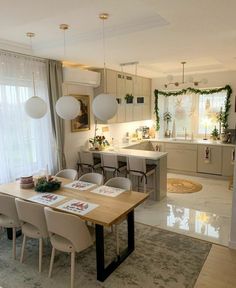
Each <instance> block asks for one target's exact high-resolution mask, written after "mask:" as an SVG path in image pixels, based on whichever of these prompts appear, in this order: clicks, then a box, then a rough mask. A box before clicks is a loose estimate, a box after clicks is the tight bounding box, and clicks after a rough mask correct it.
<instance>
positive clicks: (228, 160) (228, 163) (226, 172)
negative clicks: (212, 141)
mask: <svg viewBox="0 0 236 288" xmlns="http://www.w3.org/2000/svg"><path fill="white" fill-rule="evenodd" d="M234 163H235V147H223V163H222V175H223V176H233V174H234Z"/></svg>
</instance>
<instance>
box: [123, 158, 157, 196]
mask: <svg viewBox="0 0 236 288" xmlns="http://www.w3.org/2000/svg"><path fill="white" fill-rule="evenodd" d="M127 163H128V165H127V166H128V174H129V175H134V176H138V191H139V179H140V177H141V181H143V191H144V193H147V178H148V177H149V176H151V175H153V177H154V187H153V188H154V189H155V190H156V164H147V163H146V160H145V159H143V158H138V157H127Z"/></svg>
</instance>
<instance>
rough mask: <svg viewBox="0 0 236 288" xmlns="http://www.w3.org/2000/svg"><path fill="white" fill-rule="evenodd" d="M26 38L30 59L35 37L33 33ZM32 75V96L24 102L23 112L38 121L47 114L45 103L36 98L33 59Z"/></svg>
mask: <svg viewBox="0 0 236 288" xmlns="http://www.w3.org/2000/svg"><path fill="white" fill-rule="evenodd" d="M26 36H27V37H29V38H30V44H31V57H33V46H32V38H33V37H34V36H35V33H32V32H28V33H26ZM32 75H33V91H34V96H32V97H31V98H29V99H28V100H27V101H26V102H25V107H24V108H25V112H26V114H27V115H28V116H29V117H31V118H33V119H40V118H42V117H43V116H45V115H46V113H47V104H46V102H45V101H44V100H43V99H42V98H41V97H39V96H36V88H35V77H34V69H33V59H32Z"/></svg>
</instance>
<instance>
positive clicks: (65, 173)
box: [55, 169, 77, 180]
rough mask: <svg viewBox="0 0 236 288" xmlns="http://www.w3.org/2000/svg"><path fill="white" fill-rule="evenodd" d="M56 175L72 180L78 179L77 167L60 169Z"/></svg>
mask: <svg viewBox="0 0 236 288" xmlns="http://www.w3.org/2000/svg"><path fill="white" fill-rule="evenodd" d="M55 176H57V177H62V178H67V179H70V180H76V178H77V171H76V170H75V169H64V170H61V171H59V172H58V173H57V174H56V175H55Z"/></svg>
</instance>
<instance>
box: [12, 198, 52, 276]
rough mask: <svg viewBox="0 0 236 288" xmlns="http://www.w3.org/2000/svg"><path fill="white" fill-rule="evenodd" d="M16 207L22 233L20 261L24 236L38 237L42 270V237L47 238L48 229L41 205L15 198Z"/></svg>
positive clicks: (22, 253) (22, 255)
mask: <svg viewBox="0 0 236 288" xmlns="http://www.w3.org/2000/svg"><path fill="white" fill-rule="evenodd" d="M16 209H17V213H18V216H19V219H20V221H21V222H22V233H23V234H24V237H23V243H22V248H21V257H20V262H21V263H22V262H23V258H24V250H25V244H26V237H29V238H34V239H39V272H41V271H42V255H43V239H44V238H48V230H47V224H46V219H45V215H44V207H43V206H42V205H39V204H36V203H32V202H28V201H24V200H21V199H18V198H16Z"/></svg>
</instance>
